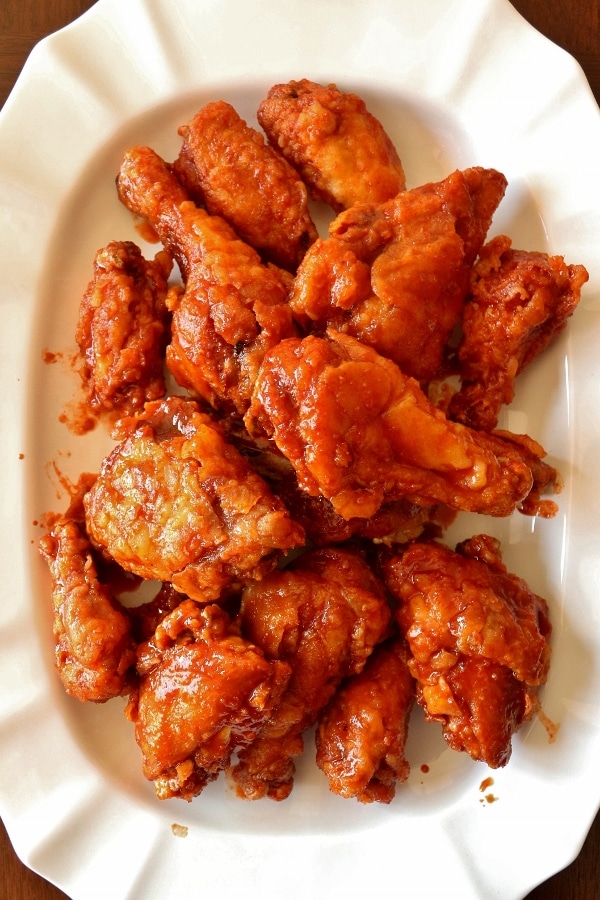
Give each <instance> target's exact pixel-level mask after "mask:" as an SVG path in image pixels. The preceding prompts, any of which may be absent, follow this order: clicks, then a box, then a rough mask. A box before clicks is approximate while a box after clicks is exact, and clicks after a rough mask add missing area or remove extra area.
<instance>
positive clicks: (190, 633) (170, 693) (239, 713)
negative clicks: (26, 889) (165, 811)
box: [126, 600, 290, 800]
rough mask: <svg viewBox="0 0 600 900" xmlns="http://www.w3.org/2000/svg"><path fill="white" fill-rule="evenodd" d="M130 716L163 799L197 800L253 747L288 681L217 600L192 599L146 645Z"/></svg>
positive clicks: (282, 668) (148, 771)
mask: <svg viewBox="0 0 600 900" xmlns="http://www.w3.org/2000/svg"><path fill="white" fill-rule="evenodd" d="M138 673H139V676H140V679H139V686H138V687H136V689H135V690H134V691H133V692H132V694H131V697H130V702H129V704H128V707H127V711H126V714H127V717H128V718H129V719H130V720H131V721H132V722H134V724H135V737H136V740H137V743H138V745H139V747H140V749H141V751H142V757H143V772H144V775H145V776H146V778H148V779H149V780H150V781H153V782H154V788H155V791H156V794H157V796H158V798H159V799H161V800H165V799H168V798H170V797H180V798H182V799H184V800H192V799H193V797H195V796H196V795H197V794H199V793H200V792H201V791H202V789H203V788H204V787H205V786H206V785H207V784H208V783H209V782H210V781H213V780H214V779H215V778H217V776H218V775H219V773H220V772H221V771H222V770H223V769H224V768H225V767H226V766H227V765H228V764H229V761H230V758H231V755H232V754H233V753H234V752H236V751H238V750H239V749H240V748H243V747H245V746H247V745H248V744H249V743H250V742H251V741H252V740H253V739H254V737H255V735H256V734H257V732H258V731H259V730H260V727H261V725H262V724H263V723H264V722H265V721H266V720H267V719H268V717H269V715H270V714H271V711H272V709H273V707H274V706H275V705H276V704H277V702H278V700H279V698H280V696H281V694H282V692H283V690H284V689H285V686H286V684H287V681H288V678H289V674H290V670H289V667H288V666H287V665H286V664H285V663H283V662H279V661H276V660H275V661H270V662H269V661H267V660H266V659H265V657H264V654H263V653H261V651H260V650H259V649H258V648H257V647H254V646H253V645H252V644H250V643H249V642H248V641H246V640H244V639H243V638H241V637H240V636H239V634H237V633H236V631H235V630H234V629H233V628H232V627H231V624H230V621H229V618H228V617H227V615H226V614H225V613H224V611H223V610H222V609H221V608H220V607H218V606H215V605H209V606H205V607H204V608H200V607H199V606H198V605H197V604H196V603H194V602H193V601H191V600H184V601H183V602H182V603H181V604H180V605H179V606H178V607H177V608H176V609H175V610H174V611H173V612H171V613H170V614H169V615H167V616H166V618H164V619H163V620H162V622H161V624H160V625H159V626H158V627H157V629H156V632H155V634H154V636H153V637H152V638H151V639H150V640H149V641H147V642H146V643H145V644H142V645H140V647H139V651H138Z"/></svg>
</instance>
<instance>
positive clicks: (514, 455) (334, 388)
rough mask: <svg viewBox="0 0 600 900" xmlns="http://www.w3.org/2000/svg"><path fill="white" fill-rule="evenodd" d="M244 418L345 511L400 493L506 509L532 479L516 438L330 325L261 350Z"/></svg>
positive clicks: (419, 499)
mask: <svg viewBox="0 0 600 900" xmlns="http://www.w3.org/2000/svg"><path fill="white" fill-rule="evenodd" d="M246 424H247V427H248V429H249V430H250V431H251V432H253V431H255V432H257V433H261V432H262V433H263V434H266V435H267V436H268V437H270V438H272V439H273V440H274V442H275V443H276V445H277V446H278V447H279V449H280V450H281V452H282V453H283V454H284V456H286V457H287V458H288V459H289V461H290V462H291V463H292V465H293V466H294V469H295V470H296V475H297V478H298V483H299V484H300V486H301V488H302V489H303V490H305V491H307V493H309V494H311V495H318V494H322V495H323V496H324V497H326V498H327V499H328V500H330V501H331V503H332V504H333V507H334V509H335V511H336V513H338V514H339V515H340V516H342V517H343V518H345V519H350V518H352V517H354V516H358V517H363V518H368V517H370V516H372V515H374V514H375V513H376V512H377V510H378V509H379V508H380V507H381V505H382V503H383V502H384V501H386V502H387V501H392V500H398V499H403V500H405V501H408V502H410V503H416V504H417V505H420V506H429V505H431V504H436V503H443V504H445V505H446V506H450V507H452V508H453V509H460V510H465V511H470V512H480V513H487V514H488V515H493V516H505V515H510V513H512V512H513V511H514V510H515V509H516V508H519V505H520V504H522V503H523V501H524V500H525V498H526V497H527V496H528V494H529V493H530V491H531V489H532V487H533V483H534V482H533V475H532V471H531V467H530V465H528V463H527V462H526V461H525V460H524V459H523V458H522V457H521V456H520V455H519V452H518V445H517V444H513V443H510V442H508V443H504V442H503V441H502V439H500V438H498V439H497V440H495V442H492V440H491V439H488V437H487V436H483V438H481V436H480V434H479V433H478V432H475V431H473V430H471V429H469V428H466V427H465V426H463V425H459V424H458V423H456V422H451V421H449V420H448V419H447V418H446V417H445V416H444V414H443V413H442V412H441V411H440V410H439V409H437V408H436V407H435V406H434V405H433V404H432V403H430V401H429V400H428V399H427V397H426V396H425V394H424V393H423V392H422V391H421V389H420V387H419V385H418V383H417V382H416V381H415V380H414V379H411V378H408V377H407V376H405V375H404V374H403V373H402V372H401V371H400V369H399V368H398V366H396V365H395V364H394V363H393V362H391V361H390V360H387V359H384V357H382V356H380V355H379V354H377V353H376V352H375V351H374V350H372V349H371V348H370V347H365V346H364V345H362V344H360V343H359V342H358V341H356V340H355V339H354V338H352V337H350V336H348V335H344V334H338V333H335V332H330V333H329V336H328V338H327V339H323V338H319V337H316V336H312V335H309V336H308V337H306V338H304V339H302V340H299V339H289V340H287V341H282V343H281V344H279V346H278V347H277V348H275V349H274V350H273V351H271V352H270V353H269V354H268V355H267V356H266V357H265V360H264V363H263V366H262V369H261V372H260V375H259V378H258V381H257V383H256V388H255V393H254V398H253V401H252V405H251V407H250V410H249V412H248V414H247V416H246ZM528 452H533V445H532V447H530V448H528ZM540 453H543V451H542V450H541V448H540Z"/></svg>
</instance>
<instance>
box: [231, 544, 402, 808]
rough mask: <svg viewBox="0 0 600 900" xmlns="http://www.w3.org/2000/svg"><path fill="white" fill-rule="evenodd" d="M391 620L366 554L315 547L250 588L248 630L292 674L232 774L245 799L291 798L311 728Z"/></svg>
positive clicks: (244, 621) (245, 609)
mask: <svg viewBox="0 0 600 900" xmlns="http://www.w3.org/2000/svg"><path fill="white" fill-rule="evenodd" d="M389 622H390V611H389V607H388V604H387V601H386V598H385V593H384V591H383V588H382V585H381V583H380V582H379V581H378V580H377V579H376V578H375V576H374V575H373V573H372V572H371V569H370V568H369V567H368V565H367V564H366V562H364V560H363V559H362V557H360V556H358V555H357V554H355V553H350V552H349V551H346V550H342V549H335V548H329V549H323V550H313V551H310V552H309V553H306V554H305V555H304V556H302V557H301V558H300V559H298V560H297V561H296V562H295V563H292V564H291V565H290V566H289V567H288V568H286V569H284V570H283V571H277V572H273V573H271V574H270V575H268V576H267V577H266V578H265V579H263V581H262V582H261V583H260V584H256V585H249V586H248V587H247V588H245V589H244V592H243V594H242V608H241V629H242V634H244V636H245V637H247V638H248V639H249V640H250V641H252V642H253V643H255V644H257V645H258V646H259V647H261V649H262V650H263V651H264V653H265V656H266V657H267V658H268V659H280V660H283V661H284V662H286V663H288V664H289V665H290V667H291V669H292V674H291V678H290V681H289V684H288V687H287V689H286V691H285V693H284V695H283V697H282V699H281V701H280V703H279V706H278V707H277V708H276V709H275V710H274V712H273V715H272V717H271V719H270V720H269V721H268V722H266V723H265V725H264V727H263V729H262V730H261V732H260V733H259V735H258V736H257V738H256V740H255V741H254V743H253V744H252V745H251V746H250V747H248V749H247V750H244V751H242V752H241V753H240V754H239V762H238V764H237V765H235V766H234V767H233V769H232V771H231V775H232V779H233V781H234V783H235V786H236V788H237V791H238V793H239V795H240V796H242V797H244V798H246V799H252V800H253V799H256V798H259V797H263V796H265V795H266V796H269V797H271V798H272V799H273V800H283V799H285V798H286V797H287V796H288V795H289V793H290V791H291V790H292V786H293V777H294V771H295V766H294V758H295V757H296V756H298V755H299V754H300V753H301V752H302V750H303V746H304V743H303V737H302V734H303V732H304V731H305V729H307V728H309V727H311V726H312V725H313V724H314V723H315V721H316V720H317V717H318V715H319V713H320V711H321V710H322V709H323V707H324V706H325V705H326V703H327V702H328V701H329V700H330V699H331V697H332V695H333V693H334V691H335V689H336V687H337V686H338V684H339V683H340V681H341V680H342V678H344V677H345V676H347V675H350V674H352V673H354V672H360V671H361V669H362V668H363V666H364V664H365V662H366V660H367V658H368V657H369V656H370V654H371V651H372V650H373V647H374V646H375V644H377V643H378V642H379V641H380V640H381V639H382V638H383V637H384V636H385V633H386V631H387V628H388V625H389Z"/></svg>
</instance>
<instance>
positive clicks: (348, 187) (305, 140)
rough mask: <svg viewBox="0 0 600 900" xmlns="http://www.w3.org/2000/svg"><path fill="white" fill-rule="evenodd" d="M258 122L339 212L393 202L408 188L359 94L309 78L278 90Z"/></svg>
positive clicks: (269, 97) (391, 148) (261, 110)
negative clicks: (356, 207)
mask: <svg viewBox="0 0 600 900" xmlns="http://www.w3.org/2000/svg"><path fill="white" fill-rule="evenodd" d="M257 118H258V121H259V124H260V125H261V126H262V128H263V129H264V131H265V133H266V135H267V137H268V139H269V141H270V142H271V144H272V145H273V147H276V148H277V149H278V150H279V151H280V152H281V153H282V154H283V155H284V157H285V158H286V159H287V160H288V161H289V162H290V163H291V164H292V165H293V166H294V167H295V168H296V169H297V170H298V172H299V173H300V175H301V176H302V179H303V181H304V182H305V183H306V184H307V185H308V187H309V189H310V190H311V192H312V194H313V196H315V197H318V198H320V199H322V200H324V201H325V202H326V203H328V204H329V205H330V206H332V207H333V208H334V210H336V211H337V212H340V211H341V210H342V209H347V208H348V207H350V206H353V205H354V204H355V203H381V202H383V201H384V200H389V198H390V197H394V196H395V195H396V194H397V193H398V192H399V191H403V190H404V188H405V186H406V182H405V177H404V170H403V168H402V163H401V161H400V158H399V157H398V154H397V152H396V149H395V148H394V146H393V144H392V142H391V140H390V139H389V137H388V135H387V134H386V133H385V130H384V128H383V126H382V125H381V122H379V121H378V120H377V119H376V118H375V116H373V115H372V114H371V113H370V112H369V111H368V110H367V108H366V105H365V103H364V101H363V100H362V99H361V98H360V97H358V96H356V94H352V93H348V92H345V91H341V90H339V89H338V88H337V87H336V86H335V85H334V84H330V85H327V86H325V85H320V84H316V83H315V82H312V81H308V80H307V79H306V78H304V79H302V80H301V81H290V82H288V83H287V84H277V85H274V87H272V88H271V90H270V91H269V93H268V94H267V97H266V98H265V100H263V101H262V103H261V104H260V107H259V109H258V113H257Z"/></svg>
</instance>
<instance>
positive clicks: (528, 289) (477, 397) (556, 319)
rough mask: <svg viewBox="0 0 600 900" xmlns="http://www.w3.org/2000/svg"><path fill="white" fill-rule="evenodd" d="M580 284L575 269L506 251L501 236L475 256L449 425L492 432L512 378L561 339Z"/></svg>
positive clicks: (511, 390) (555, 259)
mask: <svg viewBox="0 0 600 900" xmlns="http://www.w3.org/2000/svg"><path fill="white" fill-rule="evenodd" d="M587 280H588V273H587V271H586V270H585V268H584V267H583V266H568V265H566V263H565V261H564V259H563V257H562V256H548V255H547V254H545V253H537V252H532V251H526V250H513V249H512V248H511V240H510V238H508V237H506V236H504V235H502V236H500V237H497V238H494V240H492V241H490V243H489V244H487V246H485V247H484V248H483V249H482V251H481V253H480V258H479V260H478V261H477V263H476V265H475V267H474V269H473V272H472V275H471V295H470V297H469V300H468V302H467V303H466V305H465V308H464V312H463V317H462V332H463V335H462V339H461V341H460V344H459V347H458V361H459V372H460V378H461V389H460V391H459V392H458V393H457V394H455V395H454V397H453V398H452V401H451V403H450V407H449V415H450V417H451V418H453V419H456V420H457V421H459V422H463V423H464V424H465V425H470V426H471V427H473V428H478V429H480V430H484V431H490V430H491V429H492V428H495V427H496V425H497V422H498V415H499V413H500V410H501V408H502V405H503V404H505V403H511V401H512V400H513V397H514V394H515V379H516V377H517V375H518V374H519V373H520V372H522V370H523V369H524V368H525V366H527V365H528V364H529V363H530V362H531V361H532V360H533V359H535V358H536V356H539V354H540V353H541V352H542V351H543V350H545V348H546V347H547V346H548V344H549V343H550V341H552V340H553V338H555V337H556V336H557V335H559V334H560V333H561V332H562V331H563V329H564V328H565V326H566V324H567V321H568V319H569V318H570V316H571V315H572V314H573V313H574V312H575V309H576V308H577V305H578V303H579V299H580V294H581V287H582V285H583V284H585V282H586V281H587Z"/></svg>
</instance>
